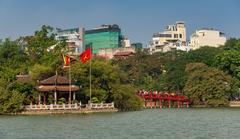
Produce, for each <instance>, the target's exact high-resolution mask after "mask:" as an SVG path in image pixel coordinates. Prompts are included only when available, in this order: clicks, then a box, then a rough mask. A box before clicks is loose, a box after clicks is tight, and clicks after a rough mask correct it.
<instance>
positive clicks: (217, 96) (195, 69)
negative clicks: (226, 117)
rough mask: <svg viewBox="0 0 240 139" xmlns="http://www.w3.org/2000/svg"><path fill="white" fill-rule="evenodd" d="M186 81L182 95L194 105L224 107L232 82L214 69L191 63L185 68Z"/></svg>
mask: <svg viewBox="0 0 240 139" xmlns="http://www.w3.org/2000/svg"><path fill="white" fill-rule="evenodd" d="M186 72H187V73H188V80H187V82H186V85H185V87H184V93H185V94H186V95H187V96H189V98H190V100H192V102H193V104H194V105H200V104H204V105H205V106H226V105H228V96H229V95H230V94H231V86H232V83H233V80H232V78H231V76H229V75H226V74H224V73H223V72H222V71H219V70H218V69H216V68H212V67H208V66H207V65H205V64H203V63H191V64H188V65H187V67H186Z"/></svg>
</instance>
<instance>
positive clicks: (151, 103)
mask: <svg viewBox="0 0 240 139" xmlns="http://www.w3.org/2000/svg"><path fill="white" fill-rule="evenodd" d="M150 107H151V109H152V100H151V99H150Z"/></svg>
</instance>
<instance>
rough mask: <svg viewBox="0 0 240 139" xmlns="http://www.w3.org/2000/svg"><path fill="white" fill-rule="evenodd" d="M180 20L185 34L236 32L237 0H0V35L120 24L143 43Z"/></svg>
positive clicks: (239, 19) (238, 19)
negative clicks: (43, 27) (209, 30)
mask: <svg viewBox="0 0 240 139" xmlns="http://www.w3.org/2000/svg"><path fill="white" fill-rule="evenodd" d="M179 20H180V21H185V22H186V26H187V35H188V36H189V35H190V34H192V33H193V32H194V31H195V30H196V29H199V28H203V27H208V28H216V29H218V30H220V31H222V32H225V33H226V36H227V37H228V38H230V37H238V38H240V0H0V38H6V37H10V38H13V39H15V38H17V37H18V36H20V35H30V34H32V33H33V32H34V31H35V30H37V29H39V28H40V27H41V25H43V24H46V25H50V26H53V27H58V28H62V29H66V28H73V27H79V26H81V27H85V28H86V29H91V28H93V27H97V26H99V25H101V24H118V25H119V26H120V27H121V29H122V33H123V34H124V35H126V36H128V37H129V38H130V39H131V40H132V42H143V43H144V44H146V43H147V42H149V40H150V39H151V37H152V34H153V33H155V32H161V31H163V29H164V28H165V26H166V25H168V24H174V23H175V21H179Z"/></svg>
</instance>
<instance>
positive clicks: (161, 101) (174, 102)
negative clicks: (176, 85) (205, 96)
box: [138, 91, 189, 108]
mask: <svg viewBox="0 0 240 139" xmlns="http://www.w3.org/2000/svg"><path fill="white" fill-rule="evenodd" d="M138 96H139V97H141V98H142V99H143V100H144V102H145V103H144V107H145V108H153V107H154V108H156V107H157V106H159V108H163V107H165V108H167V107H168V108H171V107H177V108H182V107H184V106H185V107H187V108H188V106H189V99H188V98H187V97H186V96H183V95H176V94H174V93H171V94H169V93H165V92H164V93H163V92H147V91H144V92H141V91H140V92H139V93H138Z"/></svg>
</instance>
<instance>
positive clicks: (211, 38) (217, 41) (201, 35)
mask: <svg viewBox="0 0 240 139" xmlns="http://www.w3.org/2000/svg"><path fill="white" fill-rule="evenodd" d="M225 42H226V37H225V36H224V33H222V32H220V31H218V30H214V29H201V30H197V31H196V32H195V33H193V34H192V35H191V36H190V44H189V46H190V49H192V50H195V49H198V48H200V47H202V46H210V47H219V46H220V45H224V44H225Z"/></svg>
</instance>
